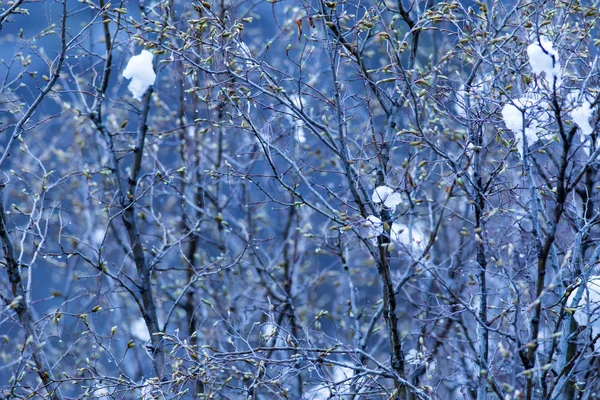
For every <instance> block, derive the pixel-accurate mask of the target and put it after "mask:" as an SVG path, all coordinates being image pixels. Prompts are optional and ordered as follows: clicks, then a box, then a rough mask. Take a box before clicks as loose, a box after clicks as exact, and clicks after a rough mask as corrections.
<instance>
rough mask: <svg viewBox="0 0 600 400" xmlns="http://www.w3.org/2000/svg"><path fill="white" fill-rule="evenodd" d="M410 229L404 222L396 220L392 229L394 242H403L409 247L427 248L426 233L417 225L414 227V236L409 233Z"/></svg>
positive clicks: (402, 243)
mask: <svg viewBox="0 0 600 400" xmlns="http://www.w3.org/2000/svg"><path fill="white" fill-rule="evenodd" d="M409 232H410V229H409V228H408V226H406V225H404V224H400V223H397V222H394V223H393V224H392V228H391V229H390V239H391V240H392V242H395V243H398V244H401V245H403V246H405V247H407V248H408V249H413V248H414V249H416V250H421V251H423V250H425V246H426V245H427V243H425V235H424V234H423V232H421V230H420V229H419V228H417V227H416V226H413V227H412V237H411V236H410V235H409Z"/></svg>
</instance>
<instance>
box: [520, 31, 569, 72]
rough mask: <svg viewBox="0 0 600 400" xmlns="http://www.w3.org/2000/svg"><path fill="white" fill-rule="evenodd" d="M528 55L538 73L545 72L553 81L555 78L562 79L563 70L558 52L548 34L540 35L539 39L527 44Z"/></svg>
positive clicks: (534, 70) (533, 69) (532, 66)
mask: <svg viewBox="0 0 600 400" xmlns="http://www.w3.org/2000/svg"><path fill="white" fill-rule="evenodd" d="M527 55H528V56H529V64H530V65H531V70H532V71H533V72H534V73H536V74H542V73H544V74H545V75H546V78H547V79H548V80H549V81H550V82H552V80H553V79H554V78H557V80H560V77H561V71H560V63H559V61H558V52H557V51H556V50H555V49H553V48H552V42H551V41H550V40H549V39H548V38H547V37H546V36H540V39H539V41H537V40H536V41H534V42H533V43H532V44H530V45H529V46H527Z"/></svg>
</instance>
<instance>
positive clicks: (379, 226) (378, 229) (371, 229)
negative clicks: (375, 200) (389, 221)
mask: <svg viewBox="0 0 600 400" xmlns="http://www.w3.org/2000/svg"><path fill="white" fill-rule="evenodd" d="M362 226H363V227H364V228H365V231H366V232H365V234H366V236H367V237H369V238H374V237H377V236H379V235H382V234H383V223H382V222H381V220H380V219H379V218H378V217H376V216H374V215H369V216H368V217H367V219H366V220H365V221H363V224H362Z"/></svg>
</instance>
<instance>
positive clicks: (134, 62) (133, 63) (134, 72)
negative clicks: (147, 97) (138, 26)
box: [123, 50, 156, 101]
mask: <svg viewBox="0 0 600 400" xmlns="http://www.w3.org/2000/svg"><path fill="white" fill-rule="evenodd" d="M152 58H154V55H153V54H152V53H150V52H149V51H148V50H142V52H141V53H140V54H139V55H137V56H133V57H131V58H130V59H129V62H128V63H127V66H126V67H125V69H124V70H123V78H125V79H131V82H129V86H128V88H129V91H130V92H131V94H132V95H133V98H134V99H136V100H138V101H141V100H142V97H143V96H144V93H146V90H148V88H149V87H150V86H152V85H154V82H155V81H156V73H155V72H154V68H153V67H152Z"/></svg>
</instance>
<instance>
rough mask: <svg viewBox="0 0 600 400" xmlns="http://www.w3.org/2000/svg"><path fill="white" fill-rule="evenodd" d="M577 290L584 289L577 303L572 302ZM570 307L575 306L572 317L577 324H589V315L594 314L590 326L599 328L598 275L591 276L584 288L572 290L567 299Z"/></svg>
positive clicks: (599, 285) (599, 282)
mask: <svg viewBox="0 0 600 400" xmlns="http://www.w3.org/2000/svg"><path fill="white" fill-rule="evenodd" d="M578 290H584V292H583V296H582V297H581V301H580V302H579V304H573V302H574V300H575V296H576V295H577V291H578ZM567 305H568V306H569V307H570V308H575V313H574V314H573V317H574V318H575V321H577V323H578V324H579V325H582V326H586V325H588V324H590V316H591V315H595V316H596V317H595V318H593V320H592V321H591V324H592V328H594V329H596V330H600V319H599V318H598V315H599V314H598V311H599V310H600V276H593V277H591V278H590V279H589V280H588V281H587V284H586V287H584V288H577V289H575V290H573V292H572V293H571V294H570V296H569V299H568V301H567Z"/></svg>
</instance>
